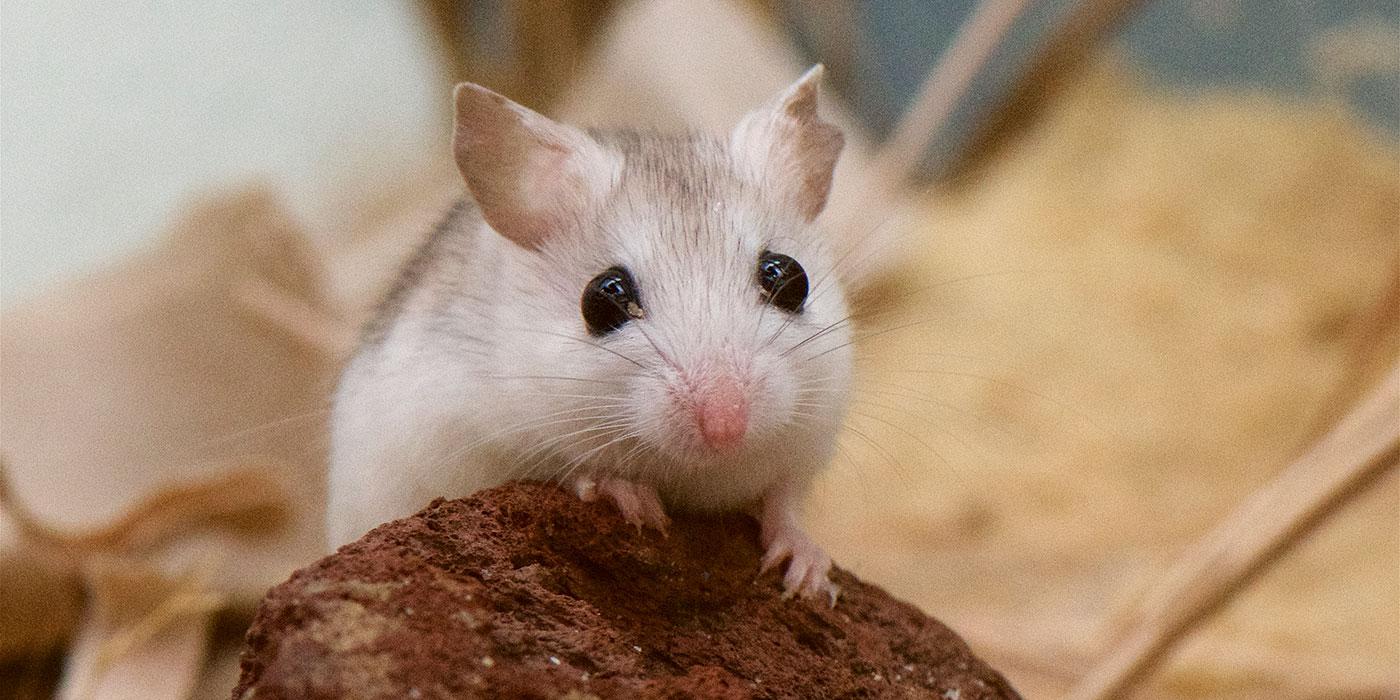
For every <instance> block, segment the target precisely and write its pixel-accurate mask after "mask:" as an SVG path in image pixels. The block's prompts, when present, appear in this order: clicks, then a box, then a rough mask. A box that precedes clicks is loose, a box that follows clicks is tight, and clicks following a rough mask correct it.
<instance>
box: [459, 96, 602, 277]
mask: <svg viewBox="0 0 1400 700" xmlns="http://www.w3.org/2000/svg"><path fill="white" fill-rule="evenodd" d="M453 98H454V99H455V101H456V105H457V118H456V129H455V131H454V133H453V137H452V151H453V154H454V155H455V156H456V159H457V169H458V170H459V171H460V172H461V173H462V179H463V180H465V181H466V183H467V189H468V190H470V191H471V194H472V197H473V198H474V199H475V200H476V204H477V206H478V207H480V208H481V215H482V217H483V218H485V219H486V223H487V224H490V226H491V228H492V229H494V230H495V231H496V232H497V233H499V234H501V235H502V236H505V237H506V238H508V239H510V240H512V241H514V242H516V243H517V244H519V245H521V246H523V247H525V248H529V249H531V250H535V249H538V248H539V247H540V246H541V245H543V244H544V242H545V241H546V240H548V239H549V238H550V237H552V236H554V235H556V234H557V233H558V232H559V231H560V230H562V229H564V228H567V227H569V226H571V225H574V224H575V222H577V221H580V220H582V219H583V218H585V216H586V215H587V213H588V211H589V210H590V209H592V208H593V207H595V206H597V204H598V202H599V201H600V200H601V199H602V198H603V196H604V195H605V194H606V193H607V191H608V189H609V188H610V187H612V185H613V183H614V182H615V181H616V179H617V172H618V163H617V159H616V157H614V156H613V155H612V154H611V153H610V152H609V151H608V150H607V149H605V148H604V147H603V146H602V145H600V144H599V143H598V142H597V141H595V140H594V139H593V138H592V137H591V136H589V135H588V134H587V133H585V132H583V131H582V130H580V129H576V128H574V127H571V126H566V125H564V124H559V123H558V122H555V121H553V120H551V119H549V118H548V117H545V116H543V115H541V114H539V113H537V112H534V111H532V110H530V109H528V108H526V107H524V106H522V105H519V104H517V103H515V102H512V101H511V100H509V99H506V98H505V97H503V96H501V95H500V94H497V93H495V92H492V91H491V90H488V89H486V88H484V87H481V86H480V85H476V84H473V83H461V84H460V85H458V86H457V89H456V90H455V91H454V92H453Z"/></svg>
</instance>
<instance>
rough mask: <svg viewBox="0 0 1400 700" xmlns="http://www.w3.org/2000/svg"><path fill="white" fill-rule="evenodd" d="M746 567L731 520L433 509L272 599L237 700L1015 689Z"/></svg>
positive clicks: (847, 578)
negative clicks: (788, 594)
mask: <svg viewBox="0 0 1400 700" xmlns="http://www.w3.org/2000/svg"><path fill="white" fill-rule="evenodd" d="M758 557H759V550H758V545H757V527H756V526H755V524H754V523H753V522H752V520H751V519H749V518H748V517H746V516H742V515H730V516H703V517H702V516H685V515H682V516H679V517H676V518H675V520H674V524H673V525H672V528H671V531H670V536H669V537H662V536H661V535H660V534H659V533H656V532H652V531H646V532H638V531H637V530H636V529H635V528H633V527H631V526H630V525H627V524H626V523H625V522H623V521H622V519H621V517H620V516H619V515H618V514H617V513H616V511H614V510H613V509H612V507H611V506H609V505H606V504H603V503H582V502H580V501H579V500H578V499H576V498H574V497H573V496H572V495H570V494H568V493H565V492H564V491H562V490H560V489H558V488H556V487H553V486H548V485H542V484H507V485H505V486H502V487H499V488H496V489H492V490H489V491H484V492H482V493H479V494H477V495H475V496H473V497H471V498H467V499H463V500H456V501H445V500H441V499H439V500H437V501H434V502H433V503H432V504H430V505H429V506H428V507H427V509H425V510H423V511H422V512H420V513H418V514H417V515H414V516H413V517H410V518H405V519H403V520H398V521H395V522H392V523H388V524H385V525H382V526H380V527H378V528H375V529H374V530H373V531H371V532H370V533H369V534H367V535H365V536H364V537H363V538H361V539H360V540H359V541H358V542H355V543H353V544H350V545H346V546H345V547H342V548H341V549H340V551H339V552H336V553H335V554H333V555H331V556H329V557H326V558H324V559H322V560H321V561H319V562H316V563H315V564H312V565H311V566H309V567H306V568H305V569H302V570H300V571H298V572H296V573H295V574H293V575H292V577H291V579H289V580H288V581H287V582H285V583H283V584H281V585H280V586H277V587H275V588H273V589H272V590H271V591H270V592H269V593H268V594H267V597H266V598H265V599H264V600H263V602H262V604H261V606H260V607H259V608H258V612H257V616H256V618H255V620H254V622H253V625H252V627H251V628H250V629H249V631H248V637H247V648H246V649H245V650H244V653H243V659H242V677H241V679H240V681H239V684H238V687H237V688H235V689H234V692H233V697H234V698H235V699H246V698H258V699H260V700H272V699H276V698H288V699H290V698H296V699H298V700H301V699H312V698H461V697H469V698H470V697H482V698H576V699H583V698H886V697H892V698H905V697H908V698H937V699H939V700H951V699H953V698H957V699H958V700H978V699H981V698H1017V697H1018V696H1017V694H1016V691H1015V690H1013V689H1012V688H1011V686H1010V685H1009V684H1008V683H1007V682H1006V680H1005V679H1003V678H1002V677H1001V676H1000V675H999V674H998V673H997V672H996V671H993V670H992V669H991V668H989V667H987V665H986V664H984V663H982V662H981V661H979V660H978V659H976V658H975V657H973V656H972V654H971V652H970V651H968V648H967V645H966V644H964V643H963V642H962V640H960V639H958V637H957V636H956V635H954V634H953V633H952V632H951V631H949V630H948V628H946V627H944V626H943V625H942V624H940V623H938V622H937V621H935V620H932V619H930V618H929V617H927V616H925V615H923V614H922V613H920V612H919V611H918V610H916V609H915V608H913V607H912V606H910V605H907V604H905V603H901V602H899V601H897V600H895V599H893V598H891V597H890V596H889V595H888V594H886V593H885V592H883V591H881V590H880V589H879V588H876V587H875V586H872V585H869V584H866V583H862V582H861V581H859V580H857V579H856V578H855V577H853V576H851V575H850V574H849V573H846V572H845V571H840V570H837V571H835V572H834V574H833V578H834V580H835V581H836V582H837V583H838V584H839V585H840V586H841V588H842V596H841V600H840V602H839V603H838V604H837V606H836V607H835V608H834V609H832V608H830V607H829V606H828V605H827V603H826V602H824V601H815V600H814V601H794V600H783V599H781V597H780V582H779V580H778V578H777V576H776V574H770V575H768V576H765V577H763V578H762V579H759V580H757V581H755V572H756V571H757V568H758Z"/></svg>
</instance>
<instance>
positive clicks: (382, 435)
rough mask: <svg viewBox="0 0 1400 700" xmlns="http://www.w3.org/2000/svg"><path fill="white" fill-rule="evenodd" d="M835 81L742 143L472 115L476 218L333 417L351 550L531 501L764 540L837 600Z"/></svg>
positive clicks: (342, 522)
mask: <svg viewBox="0 0 1400 700" xmlns="http://www.w3.org/2000/svg"><path fill="white" fill-rule="evenodd" d="M821 76H822V67H821V66H820V65H817V66H814V67H812V68H811V69H810V70H808V71H807V72H806V73H805V74H803V75H802V76H801V77H800V78H799V79H797V80H796V82H794V83H792V84H791V85H789V86H788V87H786V88H785V89H783V90H782V91H781V92H779V93H778V94H777V95H776V96H775V97H773V98H772V99H771V100H770V101H769V102H768V103H766V104H763V105H761V106H758V107H757V108H756V109H754V110H753V111H751V112H749V113H748V114H746V115H745V116H743V117H742V118H741V119H740V120H739V121H738V123H737V124H736V125H735V126H734V127H733V128H732V129H731V130H730V131H729V132H728V133H719V134H713V133H703V132H698V131H696V132H681V133H662V132H649V131H640V130H627V129H584V128H579V127H575V126H571V125H567V124H563V123H560V122H557V121H554V120H552V119H549V118H548V117H545V116H543V115H541V114H539V113H537V112H535V111H532V110H530V109H529V108H527V107H524V106H522V105H520V104H517V103H515V102H513V101H511V100H510V99H508V98H506V97H504V96H502V95H500V94H497V93H496V92H493V91H491V90H489V89H487V88H485V87H482V86H480V85H476V84H472V83H462V84H459V85H457V86H456V88H455V90H454V91H453V99H454V103H455V127H454V133H453V139H452V154H453V157H454V159H455V161H456V165H457V169H458V172H459V173H460V175H461V177H462V180H463V183H464V184H465V196H464V197H463V198H462V199H461V200H460V201H459V202H458V203H457V204H456V205H455V206H453V207H452V208H451V210H450V211H449V212H448V213H447V215H446V216H445V217H444V218H443V219H442V221H441V223H440V224H439V225H438V226H437V227H436V228H435V229H434V230H433V231H432V232H431V234H430V235H428V236H427V237H426V240H425V241H424V242H423V243H422V245H421V246H420V247H419V248H418V249H417V252H416V253H415V254H413V255H412V256H411V257H410V258H409V260H408V262H407V263H406V264H405V265H404V266H403V268H402V270H401V272H400V274H399V276H398V278H397V281H396V282H394V284H393V285H392V287H391V288H390V290H389V292H388V294H387V295H386V296H385V297H384V299H383V301H382V302H381V304H380V305H379V307H378V310H377V311H376V313H375V314H374V315H373V318H372V320H370V321H369V322H368V323H367V325H366V326H365V328H364V330H363V333H362V338H361V340H360V342H359V345H358V348H357V349H356V350H355V352H354V353H353V355H352V356H351V358H350V359H349V360H348V362H347V363H346V366H345V368H344V370H343V372H342V375H341V378H340V381H339V384H338V386H337V388H336V389H335V392H334V396H333V399H332V411H331V422H330V429H331V439H330V442H331V450H330V468H329V483H328V493H329V500H328V509H327V534H328V538H329V541H330V543H331V545H332V546H339V545H341V544H344V543H347V542H350V541H352V540H354V539H356V538H358V537H359V536H361V535H362V534H363V533H364V532H366V531H367V530H369V529H371V528H372V527H374V526H376V525H378V524H380V523H383V522H385V521H388V520H392V519H396V518H401V517H406V516H408V515H411V514H413V513H414V512H417V510H419V509H420V508H422V507H423V506H424V505H426V504H427V503H428V502H429V501H430V500H432V499H433V498H436V497H448V498H454V497H465V496H467V495H470V494H472V493H473V492H476V491H478V490H481V489H484V488H489V487H492V486H495V485H499V484H501V483H504V482H506V481H509V480H513V479H535V480H544V481H552V482H556V483H558V484H559V485H561V486H562V487H564V488H566V489H568V490H570V491H572V492H574V493H576V494H577V495H578V496H579V497H580V498H582V499H584V500H589V501H591V500H604V501H609V502H611V503H612V504H613V505H615V507H616V508H617V509H618V510H619V511H620V512H621V514H622V516H623V517H624V518H626V519H627V521H628V522H630V523H632V524H634V525H636V526H637V527H638V528H654V529H656V530H658V531H660V532H661V533H662V534H664V533H665V530H666V527H667V524H668V523H669V516H668V513H676V512H700V513H704V512H734V511H743V512H748V513H750V514H752V515H753V516H754V517H755V519H756V520H757V522H758V525H759V536H760V545H761V548H762V550H763V555H762V557H761V561H760V572H759V573H760V574H762V573H766V572H768V571H770V570H778V569H780V570H781V572H782V588H783V595H784V596H786V597H792V596H799V597H803V598H822V597H825V598H826V599H828V600H829V601H830V602H831V604H832V605H835V602H836V598H837V595H838V593H839V590H838V588H837V586H836V585H834V584H833V582H832V581H831V580H830V569H831V566H832V563H831V559H830V557H829V556H828V555H827V554H826V552H825V551H824V550H823V549H822V548H821V547H820V546H819V545H818V544H817V543H816V542H814V541H813V540H812V539H811V537H809V536H808V535H807V533H806V532H805V531H804V530H803V529H802V526H801V524H800V522H799V517H798V516H799V507H800V505H801V503H802V501H803V497H804V495H805V494H806V493H807V491H808V489H809V488H810V486H811V485H812V483H813V480H814V479H815V477H816V476H817V475H818V474H819V473H820V472H821V471H822V470H823V469H825V468H826V466H827V465H828V464H829V463H830V462H831V461H832V459H833V456H834V453H835V450H836V439H837V436H838V433H839V432H840V429H841V426H842V423H843V421H844V418H845V414H846V410H847V404H848V402H849V398H850V393H851V383H852V374H853V362H854V357H853V351H852V348H851V343H852V335H851V323H850V310H849V308H848V299H847V295H846V293H845V291H844V290H843V287H842V284H841V282H840V279H839V277H838V275H837V274H836V267H837V265H838V264H839V258H838V256H836V255H835V254H834V252H833V242H832V239H831V238H830V237H829V236H827V235H826V234H824V232H823V229H822V227H821V225H820V223H821V222H820V214H821V213H822V212H823V210H824V209H825V207H826V202H827V198H828V195H829V193H830V190H831V183H832V178H833V172H834V169H835V167H836V163H837V160H838V158H839V157H840V154H841V151H842V147H843V145H844V137H843V135H842V132H841V131H840V129H838V128H837V127H836V126H834V125H832V124H831V123H829V122H827V121H825V120H823V119H822V118H821V117H820V116H819V115H818V91H819V84H820V81H821Z"/></svg>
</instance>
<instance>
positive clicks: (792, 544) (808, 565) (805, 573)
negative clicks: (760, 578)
mask: <svg viewBox="0 0 1400 700" xmlns="http://www.w3.org/2000/svg"><path fill="white" fill-rule="evenodd" d="M763 548H764V552H763V561H762V563H761V564H760V565H759V572H758V573H759V575H763V574H765V573H767V572H769V571H771V570H773V569H774V568H775V567H777V566H778V565H780V564H782V563H783V562H785V561H786V562H787V571H786V572H784V574H783V597H784V598H791V597H793V596H798V597H801V598H813V597H822V598H826V599H827V600H828V601H829V602H830V603H831V606H832V607H835V606H836V598H837V596H839V595H840V594H841V589H840V588H839V587H838V586H837V585H836V584H834V583H832V582H831V579H830V574H831V557H829V556H827V554H826V552H825V551H824V550H823V549H822V548H821V545H818V544H817V543H816V542H813V541H812V538H810V537H808V536H807V533H805V532H803V531H802V530H801V528H799V527H797V526H796V525H794V524H792V523H790V522H784V523H782V524H779V525H777V526H776V527H774V526H769V525H768V524H765V526H764V527H763Z"/></svg>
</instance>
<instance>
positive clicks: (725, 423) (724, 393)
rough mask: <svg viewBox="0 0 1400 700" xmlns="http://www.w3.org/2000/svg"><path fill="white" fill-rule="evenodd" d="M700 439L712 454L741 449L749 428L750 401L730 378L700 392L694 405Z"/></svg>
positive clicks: (714, 383)
mask: <svg viewBox="0 0 1400 700" xmlns="http://www.w3.org/2000/svg"><path fill="white" fill-rule="evenodd" d="M695 420H696V422H697V423H699V425H700V437H701V439H702V440H704V442H705V445H706V446H707V447H709V448H710V449H712V450H717V451H725V450H730V449H733V448H735V447H738V446H739V444H740V443H742V442H743V441H744V433H745V432H747V431H748V428H749V400H748V398H747V397H746V396H745V395H744V391H743V387H741V386H739V382H738V381H736V380H735V379H734V378H733V377H731V376H722V377H718V378H716V379H715V380H714V381H712V382H710V383H709V385H708V386H706V387H704V388H703V389H701V390H700V392H699V394H698V396H696V401H695Z"/></svg>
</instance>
